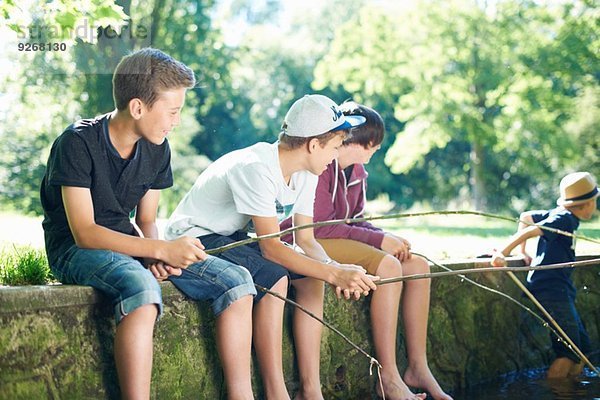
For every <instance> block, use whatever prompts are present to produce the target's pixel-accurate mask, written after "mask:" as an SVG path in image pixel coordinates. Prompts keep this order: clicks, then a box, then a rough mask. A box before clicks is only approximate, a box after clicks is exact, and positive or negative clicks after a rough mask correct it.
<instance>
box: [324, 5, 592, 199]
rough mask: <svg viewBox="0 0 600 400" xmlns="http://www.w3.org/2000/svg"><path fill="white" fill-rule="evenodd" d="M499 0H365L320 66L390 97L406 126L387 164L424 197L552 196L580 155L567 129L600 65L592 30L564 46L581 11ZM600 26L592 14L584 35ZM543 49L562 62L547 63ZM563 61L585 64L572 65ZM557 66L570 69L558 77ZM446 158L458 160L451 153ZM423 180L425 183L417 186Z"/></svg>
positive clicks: (335, 77) (331, 75)
mask: <svg viewBox="0 0 600 400" xmlns="http://www.w3.org/2000/svg"><path fill="white" fill-rule="evenodd" d="M494 5H495V8H494V9H493V8H492V7H491V6H489V5H487V6H486V5H485V4H483V5H482V4H481V2H475V1H473V2H464V1H449V2H444V3H439V2H432V1H421V2H418V3H417V4H416V5H415V6H414V7H413V8H412V9H409V10H407V9H406V8H404V9H398V6H397V5H396V4H393V3H392V5H388V6H387V7H386V8H382V7H378V8H374V7H369V8H367V9H364V10H362V11H361V13H360V16H359V19H358V20H355V21H350V22H349V23H348V25H347V26H344V27H342V28H341V29H340V31H339V32H338V35H336V39H335V40H334V42H333V44H332V50H331V52H330V53H329V54H328V56H327V57H325V58H324V59H323V61H322V62H321V63H320V64H319V65H318V67H317V78H318V79H317V82H318V84H319V85H321V86H325V85H328V84H333V85H341V86H343V87H344V88H346V89H348V90H349V91H350V92H354V93H361V92H362V93H364V94H363V95H362V96H364V97H365V98H370V99H375V98H379V99H382V98H383V99H386V101H389V102H393V103H392V104H393V107H394V116H395V118H396V119H398V120H399V121H402V122H405V123H406V126H405V129H404V130H403V131H402V132H399V133H398V134H397V136H396V142H395V144H394V145H393V146H392V147H391V148H390V150H389V151H388V152H387V154H386V162H387V163H388V165H390V166H391V168H392V171H393V172H395V173H400V174H403V175H404V176H406V177H411V176H412V177H415V178H416V177H418V179H416V180H412V179H411V181H412V182H411V183H412V186H413V187H412V189H413V192H414V193H415V194H419V195H420V196H419V199H420V200H427V199H428V198H429V199H430V198H431V197H433V196H436V197H438V199H437V201H439V200H445V201H446V202H448V201H450V200H451V199H456V198H460V197H461V189H462V188H467V197H466V198H467V199H470V202H471V204H472V205H473V206H474V207H475V208H477V209H501V208H511V206H517V205H518V206H519V207H520V206H522V204H521V203H518V204H517V203H513V202H514V201H516V199H518V198H525V199H527V201H528V202H531V200H532V198H534V197H537V196H538V195H546V196H548V195H549V193H550V191H551V189H550V188H554V186H555V180H554V178H555V176H557V175H562V174H563V172H564V170H565V169H566V168H568V166H569V165H572V163H573V160H574V155H575V153H576V152H577V150H576V149H577V146H578V144H577V143H576V142H574V140H573V138H572V137H569V136H568V135H566V134H565V130H564V129H565V124H566V123H567V121H569V119H570V114H571V112H572V110H573V105H574V103H573V98H574V95H575V94H576V93H577V91H578V90H579V89H578V88H579V87H584V86H585V85H586V83H585V82H586V79H587V80H589V79H588V78H583V77H589V75H590V74H591V73H593V72H594V71H595V72H596V73H597V71H598V68H597V60H595V59H590V58H589V54H590V48H589V45H588V44H587V43H585V41H584V40H580V41H579V42H578V45H577V47H575V48H571V47H569V48H568V50H567V44H566V43H565V41H563V40H560V38H561V35H563V33H564V32H565V30H567V29H568V25H569V22H570V20H571V19H573V18H575V17H571V16H570V14H569V13H568V12H567V11H565V10H566V9H567V8H568V6H563V7H554V8H553V7H550V6H542V5H539V4H538V3H537V2H533V1H519V2H516V1H500V2H495V3H494ZM576 8H577V9H579V10H584V11H583V12H585V10H589V8H590V7H589V6H587V5H586V4H584V3H578V4H577V7H576ZM580 28H581V27H580ZM594 29H595V31H594ZM597 29H598V28H597V27H595V26H594V25H593V24H588V25H586V26H585V27H584V28H581V29H579V30H578V31H577V32H578V33H579V36H578V37H582V38H586V37H589V36H594V35H595V34H594V32H595V33H596V34H597ZM567 36H568V35H567ZM595 37H597V36H595ZM357 38H359V39H357ZM557 38H558V39H557ZM570 43H571V44H572V41H571V42H570ZM592 43H593V42H592ZM543 55H545V56H546V57H548V58H551V59H552V60H554V64H553V65H554V67H556V69H554V70H553V71H549V70H548V69H544V68H542V67H541V65H540V64H541V63H540V57H542V56H543ZM566 59H573V60H579V62H580V63H585V64H587V65H586V66H585V67H584V68H580V69H581V70H582V71H581V72H579V73H573V70H575V69H576V68H575V66H574V65H571V66H569V64H566V66H565V64H563V63H562V62H563V61H565V60H566ZM578 65H579V64H578ZM565 70H567V71H571V72H567V71H565ZM550 72H552V73H550ZM561 73H562V74H566V75H567V76H569V77H572V79H560V77H561ZM557 75H558V79H557ZM596 84H597V83H596ZM358 96H361V95H360V94H358ZM395 98H397V100H395ZM383 110H384V111H386V112H387V110H386V109H385V108H384V109H383ZM450 150H452V151H458V152H460V153H459V154H449V151H450ZM461 154H462V155H461ZM450 157H451V158H452V159H453V161H455V163H454V164H451V165H449V164H448V163H447V162H445V159H447V158H450ZM432 182H434V185H433V187H431V183H432ZM419 186H424V187H426V188H427V189H428V190H426V191H425V193H419V191H420V188H419ZM530 188H533V189H532V191H531V192H530ZM429 189H431V190H429ZM440 197H441V199H440ZM434 201H436V200H434Z"/></svg>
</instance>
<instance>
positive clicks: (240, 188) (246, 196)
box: [227, 162, 277, 217]
mask: <svg viewBox="0 0 600 400" xmlns="http://www.w3.org/2000/svg"><path fill="white" fill-rule="evenodd" d="M227 177H228V180H229V187H230V189H231V193H232V195H233V201H234V203H235V208H236V210H237V212H239V213H240V214H245V215H250V216H257V217H277V208H276V205H275V199H276V198H277V185H276V183H275V180H274V179H273V177H272V176H271V174H270V172H269V169H268V167H267V166H266V165H265V164H263V163H258V162H256V163H252V164H244V165H243V164H239V165H237V166H236V167H235V168H233V169H231V170H230V171H229V173H228V175H227Z"/></svg>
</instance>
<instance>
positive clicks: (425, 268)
mask: <svg viewBox="0 0 600 400" xmlns="http://www.w3.org/2000/svg"><path fill="white" fill-rule="evenodd" d="M411 260H412V261H413V262H414V264H415V270H416V272H415V273H419V274H426V273H429V272H430V268H429V263H428V262H427V260H426V259H424V258H423V257H421V256H415V255H413V256H412V257H411Z"/></svg>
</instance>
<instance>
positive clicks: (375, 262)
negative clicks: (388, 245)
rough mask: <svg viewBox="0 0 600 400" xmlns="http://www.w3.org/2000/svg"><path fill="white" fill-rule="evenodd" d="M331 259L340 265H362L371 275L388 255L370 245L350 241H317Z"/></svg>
mask: <svg viewBox="0 0 600 400" xmlns="http://www.w3.org/2000/svg"><path fill="white" fill-rule="evenodd" d="M317 241H318V242H319V243H320V244H321V246H323V249H325V252H326V253H327V255H328V256H329V257H331V258H332V259H334V260H335V261H337V262H339V263H340V264H356V265H360V266H361V267H363V268H364V269H366V270H367V272H368V273H369V274H371V275H376V272H377V268H379V264H381V260H383V257H385V256H386V255H387V253H386V252H385V251H383V250H379V249H378V248H376V247H373V246H371V245H369V244H366V243H363V242H358V241H356V240H350V239H317Z"/></svg>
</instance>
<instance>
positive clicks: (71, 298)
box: [0, 257, 600, 399]
mask: <svg viewBox="0 0 600 400" xmlns="http://www.w3.org/2000/svg"><path fill="white" fill-rule="evenodd" d="M588 258H592V257H588ZM483 264H485V261H483V260H463V261H461V262H453V263H452V264H446V265H448V266H450V267H451V268H452V269H463V268H472V267H474V266H476V265H483ZM518 264H519V262H518V261H514V260H513V261H511V265H518ZM432 270H433V271H436V270H437V269H435V268H433V269H432ZM518 276H519V277H521V278H523V279H524V277H525V274H519V275H518ZM599 276H600V270H599V269H598V267H597V266H594V267H586V268H580V269H579V270H578V271H577V272H576V273H575V274H574V278H575V279H574V280H575V283H576V285H577V287H578V290H579V294H578V304H577V306H578V309H579V310H580V312H581V314H582V317H583V319H584V321H585V322H586V325H587V328H588V331H589V333H590V335H591V338H592V343H595V344H597V343H599V332H600V315H599V314H598V311H597V310H598V308H599V307H600V285H599V282H600V281H599V279H598V277H599ZM470 278H472V279H475V280H477V281H478V282H480V283H483V284H485V285H487V286H491V287H492V288H494V289H497V290H500V291H502V292H505V293H507V294H509V295H510V296H512V297H514V298H516V299H517V300H519V301H521V302H524V303H525V304H527V305H529V306H531V305H530V304H529V303H528V302H526V300H525V299H523V298H522V297H521V295H520V292H519V290H518V288H516V286H515V285H514V284H513V282H512V281H511V280H510V278H508V277H507V276H505V275H503V274H499V273H488V274H477V275H470ZM162 290H163V299H164V303H165V315H164V317H163V318H162V320H161V321H160V322H159V323H158V324H157V327H156V331H155V347H154V368H153V386H152V397H153V398H155V399H192V398H195V399H198V398H200V399H219V398H225V393H224V388H223V378H222V373H221V367H220V365H219V360H218V356H217V353H216V351H215V349H216V347H215V340H214V317H213V315H212V313H211V311H210V309H209V307H208V306H207V305H206V304H202V303H201V304H196V303H194V302H191V301H189V300H186V299H185V298H184V297H183V296H182V295H181V294H180V293H179V292H178V291H177V289H175V288H174V287H173V286H172V285H171V284H170V283H163V284H162ZM368 302H369V299H364V300H361V301H359V302H357V303H355V302H345V301H340V300H337V299H336V298H335V296H334V295H333V294H332V293H331V291H330V290H329V289H328V292H327V296H326V304H325V319H326V320H328V321H329V322H331V323H332V324H334V325H335V326H336V327H337V328H338V329H340V331H342V332H343V333H344V334H346V335H347V336H348V337H349V338H350V339H351V340H352V341H354V342H355V343H356V344H357V345H359V346H360V347H361V348H363V349H365V350H366V351H367V352H369V353H370V354H372V355H374V350H373V347H372V346H371V338H370V327H369V312H368ZM430 309H431V312H430V320H429V337H428V339H429V342H428V354H429V362H430V367H431V369H432V370H433V372H434V374H435V375H436V376H437V378H438V380H439V381H440V383H441V384H442V385H443V386H444V388H446V389H448V390H450V389H458V388H461V387H464V386H467V385H472V384H476V383H480V382H483V381H485V380H488V379H490V378H493V377H496V376H498V375H500V374H503V373H506V372H510V371H514V370H519V369H526V368H534V367H536V368H537V367H543V366H545V365H547V364H548V363H549V362H550V361H551V359H552V353H551V350H550V348H549V343H548V338H547V330H546V329H545V328H543V327H542V326H541V325H540V323H539V322H538V321H537V320H535V319H534V318H533V317H531V316H529V315H528V314H526V313H524V312H522V310H521V309H520V308H518V307H517V306H515V305H513V304H512V303H511V302H510V301H508V300H506V299H504V298H502V297H500V296H497V295H494V294H492V293H489V292H487V291H485V290H482V289H480V288H477V287H475V286H473V285H470V284H468V283H466V282H462V281H461V279H460V278H459V277H446V278H439V279H435V280H433V281H432V296H431V307H430ZM291 312H292V310H291V308H290V307H287V306H286V321H285V327H284V328H285V329H284V368H285V371H286V382H287V385H288V389H289V390H290V392H291V393H293V392H294V391H295V390H296V389H297V371H296V367H295V363H294V352H293V346H292V337H291V326H290V325H291V323H290V321H291ZM401 325H402V323H401ZM398 335H399V337H398V359H399V364H400V366H401V367H405V366H406V361H405V360H406V358H405V353H406V350H405V346H404V333H403V330H402V327H401V329H400V332H399V334H398ZM113 338H114V322H113V315H112V310H111V309H110V307H109V306H108V305H107V304H106V303H105V302H104V301H103V298H102V296H101V295H100V294H99V293H97V292H95V291H94V290H93V289H91V288H89V287H83V286H67V285H65V286H63V285H50V286H28V287H9V288H0V399H30V398H35V399H46V398H47V399H59V398H60V399H63V398H64V399H84V398H85V399H89V398H94V399H114V398H118V397H119V389H118V386H117V383H116V382H117V378H116V372H115V369H114V361H113V358H112V351H113V349H112V342H113ZM321 351H322V359H321V370H322V374H321V375H322V382H323V386H324V388H323V390H324V393H325V396H326V398H328V399H365V398H371V397H372V396H373V398H374V391H373V386H374V384H375V376H369V362H368V360H367V359H366V358H365V357H364V356H363V355H362V354H360V353H358V352H357V351H355V350H354V349H352V348H351V347H350V346H349V345H348V344H347V343H346V342H345V341H343V339H341V338H339V337H338V336H337V335H335V334H334V333H332V332H331V331H329V330H328V329H324V335H323V341H322V347H321ZM254 376H255V378H254V380H255V382H254V388H255V391H256V394H257V398H260V394H261V385H260V379H259V378H258V377H259V374H258V371H255V374H254Z"/></svg>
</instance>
